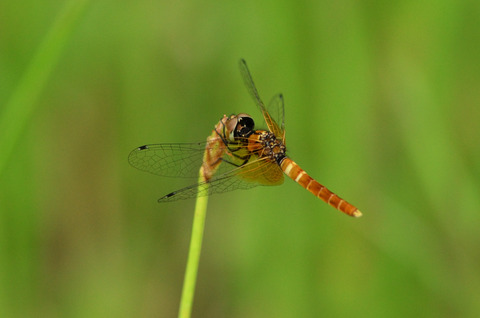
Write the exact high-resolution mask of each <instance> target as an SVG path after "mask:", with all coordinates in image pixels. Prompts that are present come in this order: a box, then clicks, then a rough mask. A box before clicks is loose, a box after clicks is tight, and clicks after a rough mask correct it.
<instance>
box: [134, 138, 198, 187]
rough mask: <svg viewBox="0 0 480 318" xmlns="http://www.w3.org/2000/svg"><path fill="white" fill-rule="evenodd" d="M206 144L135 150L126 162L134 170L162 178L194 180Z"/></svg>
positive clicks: (157, 146) (149, 147)
mask: <svg viewBox="0 0 480 318" xmlns="http://www.w3.org/2000/svg"><path fill="white" fill-rule="evenodd" d="M205 145H206V142H197V143H182V144H155V145H145V146H141V147H138V148H135V149H134V150H132V151H131V152H130V154H129V155H128V162H129V163H130V164H131V165H132V166H133V167H135V168H137V169H139V170H142V171H146V172H150V173H153V174H156V175H159V176H164V177H177V178H196V177H198V170H199V169H200V166H201V165H202V161H203V153H204V152H205Z"/></svg>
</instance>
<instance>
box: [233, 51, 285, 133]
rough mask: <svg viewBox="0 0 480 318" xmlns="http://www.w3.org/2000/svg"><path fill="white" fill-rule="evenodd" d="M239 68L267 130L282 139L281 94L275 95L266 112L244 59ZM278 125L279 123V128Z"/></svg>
mask: <svg viewBox="0 0 480 318" xmlns="http://www.w3.org/2000/svg"><path fill="white" fill-rule="evenodd" d="M239 66H240V72H241V74H242V78H243V81H244V83H245V86H246V87H247V90H248V92H249V93H250V95H251V96H252V98H253V100H254V102H255V104H256V105H257V107H258V108H260V111H261V112H262V115H263V118H264V119H265V122H266V123H267V126H268V129H269V130H270V131H271V132H273V133H274V134H275V136H277V137H281V138H283V136H284V129H285V120H284V118H285V112H284V104H283V96H282V95H281V94H278V95H275V96H274V97H273V99H272V101H271V102H270V104H269V107H268V110H267V108H265V104H264V103H263V101H262V99H261V98H260V95H259V94H258V91H257V88H256V87H255V83H254V82H253V78H252V75H251V74H250V71H249V70H248V67H247V62H245V60H244V59H241V60H240V63H239ZM278 123H280V126H279V125H278Z"/></svg>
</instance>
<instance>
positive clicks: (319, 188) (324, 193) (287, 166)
mask: <svg viewBox="0 0 480 318" xmlns="http://www.w3.org/2000/svg"><path fill="white" fill-rule="evenodd" d="M280 166H281V168H282V170H283V172H284V173H285V174H286V175H287V176H289V177H290V178H291V179H292V180H294V181H295V182H297V183H298V184H300V185H301V186H302V187H304V188H305V189H307V190H308V191H310V192H311V193H312V194H313V195H315V196H316V197H318V198H320V199H322V200H323V201H324V202H326V203H328V204H330V205H331V206H333V207H334V208H335V209H337V210H340V211H342V212H343V213H345V214H348V215H350V216H353V217H359V216H362V212H360V211H359V210H358V209H357V208H356V207H355V206H353V205H351V204H350V203H348V202H347V201H345V200H343V199H342V198H340V197H339V196H338V195H336V194H335V193H333V192H331V191H330V190H328V189H327V188H326V187H325V186H323V185H321V184H320V183H318V182H317V181H316V180H315V179H313V178H312V177H310V176H309V175H308V174H307V173H306V172H305V171H304V170H303V169H302V168H300V167H299V166H298V165H297V164H296V163H295V162H294V161H293V160H292V159H290V158H284V159H283V160H282V162H281V164H280Z"/></svg>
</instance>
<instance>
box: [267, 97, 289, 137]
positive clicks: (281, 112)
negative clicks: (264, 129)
mask: <svg viewBox="0 0 480 318" xmlns="http://www.w3.org/2000/svg"><path fill="white" fill-rule="evenodd" d="M268 113H269V114H270V116H271V117H272V118H274V119H275V120H276V123H277V124H278V125H280V127H279V128H280V135H277V134H276V133H275V136H277V137H281V138H282V141H283V143H284V144H285V104H284V101H283V95H282V94H277V95H275V96H273V97H272V100H271V101H270V103H269V104H268Z"/></svg>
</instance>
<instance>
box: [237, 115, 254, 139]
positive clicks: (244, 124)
mask: <svg viewBox="0 0 480 318" xmlns="http://www.w3.org/2000/svg"><path fill="white" fill-rule="evenodd" d="M254 126H255V122H254V121H253V118H252V117H250V116H249V115H246V114H242V115H238V121H237V126H236V127H235V133H234V135H235V137H240V138H247V137H248V136H250V135H251V134H252V133H253V127H254Z"/></svg>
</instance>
